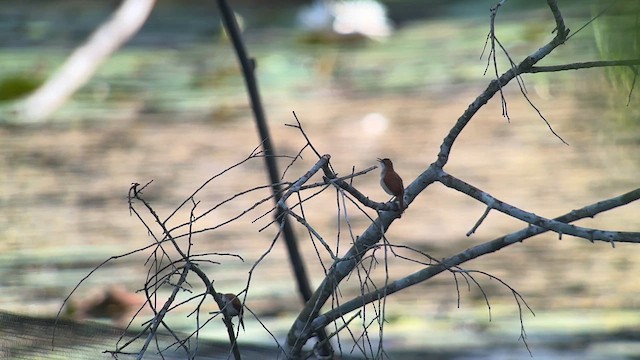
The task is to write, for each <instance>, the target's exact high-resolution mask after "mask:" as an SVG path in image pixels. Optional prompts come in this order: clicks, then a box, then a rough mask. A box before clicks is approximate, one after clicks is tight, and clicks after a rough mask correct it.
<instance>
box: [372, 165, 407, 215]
mask: <svg viewBox="0 0 640 360" xmlns="http://www.w3.org/2000/svg"><path fill="white" fill-rule="evenodd" d="M378 161H379V162H380V170H381V171H380V186H382V189H383V190H384V192H386V193H387V194H389V195H393V196H395V197H396V200H398V204H399V205H400V211H403V210H404V184H403V183H402V178H401V177H400V175H398V173H397V172H395V170H393V163H392V162H391V160H389V159H388V158H384V159H380V158H378Z"/></svg>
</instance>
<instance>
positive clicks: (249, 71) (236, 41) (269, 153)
mask: <svg viewBox="0 0 640 360" xmlns="http://www.w3.org/2000/svg"><path fill="white" fill-rule="evenodd" d="M218 7H219V8H220V12H221V14H222V20H223V22H224V27H225V29H226V30H227V35H228V36H229V38H230V39H231V42H232V43H233V47H234V48H235V50H236V55H237V56H238V61H239V62H240V65H241V67H242V73H243V75H244V80H245V83H246V86H247V91H248V92H249V98H250V100H251V109H252V110H253V115H254V117H255V120H256V124H257V126H258V132H259V133H260V141H262V146H263V150H264V155H265V156H264V159H265V162H266V165H267V169H268V171H269V181H271V183H272V184H273V185H272V191H273V193H274V195H275V202H276V203H277V202H278V201H279V200H280V198H281V186H280V185H279V184H278V183H279V182H280V172H279V171H278V166H277V163H276V158H275V157H274V156H273V155H274V153H275V151H274V149H273V144H272V143H271V136H270V135H269V127H268V126H267V121H266V117H265V115H264V109H263V107H262V100H261V99H260V92H259V91H258V83H257V81H256V78H255V75H254V70H255V66H256V64H255V61H254V60H253V59H250V58H249V57H248V56H247V51H246V49H245V47H244V43H243V42H242V38H241V36H240V29H239V28H238V23H237V22H236V18H235V15H234V14H233V11H232V10H231V8H230V7H229V5H228V4H227V2H226V1H225V0H218ZM276 219H278V220H280V221H283V222H284V226H283V235H284V239H285V242H286V244H287V250H288V251H289V259H290V261H291V266H292V267H293V271H294V273H295V278H296V281H297V283H298V291H300V294H302V298H303V299H304V301H305V302H306V301H308V300H309V299H310V298H311V294H312V291H311V285H310V284H309V278H308V276H307V271H306V269H305V267H304V261H303V259H302V257H301V256H300V251H299V249H298V243H297V240H296V237H295V234H294V232H293V228H292V227H291V222H290V220H289V216H288V215H287V214H286V213H284V211H283V210H282V209H280V208H279V207H278V208H277V210H276ZM326 339H327V334H326V332H325V331H324V330H322V331H319V332H318V340H319V341H323V340H326ZM324 344H325V345H324V346H323V347H322V349H320V350H321V354H320V355H323V356H330V355H331V354H332V352H333V351H332V349H331V344H330V343H329V342H328V341H325V342H324Z"/></svg>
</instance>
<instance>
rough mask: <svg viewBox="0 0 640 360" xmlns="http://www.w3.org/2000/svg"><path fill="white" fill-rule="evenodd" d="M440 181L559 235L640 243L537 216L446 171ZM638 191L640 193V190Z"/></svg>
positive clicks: (637, 238) (635, 237)
mask: <svg viewBox="0 0 640 360" xmlns="http://www.w3.org/2000/svg"><path fill="white" fill-rule="evenodd" d="M439 180H440V182H441V183H442V184H443V185H445V186H447V187H450V188H452V189H455V190H458V191H460V192H462V193H465V194H467V195H469V196H471V197H472V198H474V199H476V200H478V201H480V202H483V203H485V204H486V205H487V206H489V207H491V208H493V209H496V210H498V211H500V212H502V213H505V214H507V215H509V216H512V217H514V218H516V219H519V220H522V221H524V222H526V223H528V224H531V225H536V226H539V227H542V228H545V229H548V230H551V231H554V232H556V233H558V234H568V235H573V236H577V237H581V238H583V239H587V240H589V241H591V242H594V240H601V241H608V242H610V243H611V245H612V246H615V245H614V241H619V242H632V243H640V233H639V232H625V231H605V230H598V229H590V228H584V227H580V226H575V225H569V224H566V223H562V222H559V221H555V220H550V219H547V218H544V217H541V216H538V215H536V214H533V213H530V212H527V211H524V210H521V209H519V208H517V207H515V206H513V205H510V204H507V203H505V202H503V201H500V200H498V199H496V198H495V197H493V196H491V195H490V194H489V193H486V192H484V191H482V190H480V189H478V188H476V187H474V186H473V185H470V184H468V183H466V182H464V181H462V180H460V179H457V178H456V177H454V176H451V175H449V174H447V173H445V172H444V171H441V176H440V177H439ZM638 190H639V191H640V189H638Z"/></svg>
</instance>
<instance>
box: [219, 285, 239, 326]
mask: <svg viewBox="0 0 640 360" xmlns="http://www.w3.org/2000/svg"><path fill="white" fill-rule="evenodd" d="M218 295H219V296H220V298H221V299H222V302H223V303H224V306H223V307H222V309H220V311H222V313H223V314H225V315H227V316H229V317H234V316H237V317H238V318H239V319H240V326H242V330H244V321H243V319H242V315H243V314H242V313H243V311H242V302H240V299H238V297H237V296H236V295H234V294H230V293H229V294H223V293H218Z"/></svg>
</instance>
